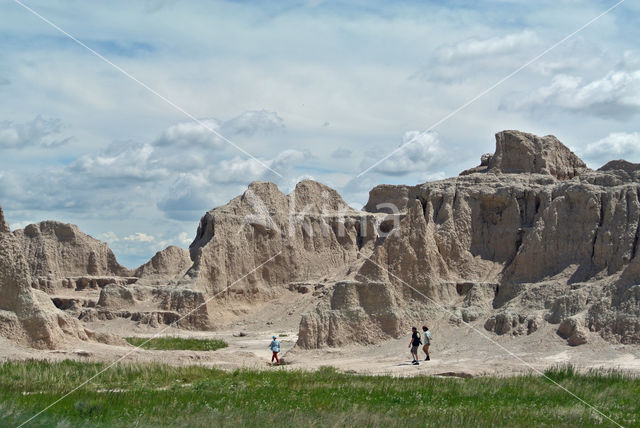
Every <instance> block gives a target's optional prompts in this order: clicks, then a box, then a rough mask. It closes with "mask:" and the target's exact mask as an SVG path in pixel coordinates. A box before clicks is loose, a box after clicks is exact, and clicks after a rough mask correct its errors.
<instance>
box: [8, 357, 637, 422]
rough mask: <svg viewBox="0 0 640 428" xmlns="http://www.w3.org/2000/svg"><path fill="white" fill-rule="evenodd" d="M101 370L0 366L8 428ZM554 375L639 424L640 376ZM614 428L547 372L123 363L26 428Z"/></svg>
mask: <svg viewBox="0 0 640 428" xmlns="http://www.w3.org/2000/svg"><path fill="white" fill-rule="evenodd" d="M104 367H105V366H104V365H102V364H89V363H80V362H73V361H64V362H60V363H47V362H40V361H25V362H7V363H4V364H2V365H0V426H16V425H19V424H20V423H22V422H23V421H25V420H26V419H28V418H29V417H31V416H33V415H35V414H36V413H37V412H39V411H40V410H42V409H43V408H45V407H46V406H48V405H49V404H51V403H52V402H54V401H55V400H57V399H59V398H60V397H62V396H63V395H64V394H66V393H67V392H69V391H71V390H72V389H73V388H75V387H76V386H78V385H80V384H81V383H82V382H84V381H85V380H86V379H89V378H90V377H91V376H93V375H94V374H96V373H98V372H99V371H100V370H102V369H103V368H104ZM547 375H549V376H550V377H552V378H553V379H554V380H555V381H557V382H559V383H561V384H562V385H563V386H564V387H566V388H567V389H569V390H571V391H573V392H575V393H576V394H578V395H579V396H580V397H581V398H583V399H584V400H586V401H587V402H590V403H592V404H594V405H595V406H596V407H598V408H599V409H600V410H601V411H603V412H604V413H605V414H607V415H609V416H610V417H612V418H613V419H614V420H615V421H617V422H618V423H620V424H621V425H624V426H638V425H640V403H639V400H638V397H640V381H639V380H637V379H634V378H630V377H628V376H625V375H622V374H620V373H617V372H613V371H611V372H607V373H589V374H577V373H575V371H574V370H572V369H570V368H569V369H567V368H561V369H556V370H551V371H548V373H547ZM238 425H249V426H336V425H337V426H345V425H346V426H381V425H395V426H398V425H399V426H412V427H413V426H425V425H427V426H429V425H430V426H474V427H485V426H486V427H490V426H510V427H516V426H531V427H538V426H554V427H555V426H566V427H569V426H613V424H612V423H610V422H609V421H607V420H606V419H604V418H602V417H601V416H599V415H597V414H596V413H594V412H592V411H590V410H589V409H587V408H585V407H584V406H583V405H582V404H580V402H579V401H577V400H576V399H575V398H573V397H571V396H570V395H569V394H567V393H566V392H564V391H562V390H561V389H559V388H558V387H557V386H555V385H553V384H552V383H551V382H549V381H548V380H547V379H545V378H543V377H540V376H533V375H527V376H517V377H505V378H497V377H491V378H473V379H452V378H435V377H416V378H395V377H385V376H363V375H353V374H346V373H341V372H338V371H336V370H334V369H332V368H323V369H320V370H318V371H316V372H304V371H287V370H282V369H273V370H265V371H249V370H236V371H233V372H226V371H222V370H216V369H209V368H205V367H202V366H187V367H170V366H164V365H155V364H151V365H142V364H118V365H116V366H114V367H112V368H111V369H109V370H107V371H105V372H104V373H103V374H101V375H100V376H99V377H97V378H95V379H94V380H92V381H91V382H88V383H87V384H86V385H83V386H82V387H80V388H79V389H78V390H77V391H75V392H74V393H72V394H71V395H69V396H68V397H66V398H64V399H63V400H61V401H60V402H59V403H57V404H56V405H54V406H53V407H51V408H50V409H48V410H46V411H45V412H44V413H43V414H41V415H40V416H38V417H37V418H36V419H34V420H33V421H32V422H31V423H30V424H29V426H61V427H75V426H83V427H84V426H86V427H93V426H99V427H100V426H103V427H107V426H122V427H124V426H127V427H129V426H195V427H199V426H202V427H204V426H238Z"/></svg>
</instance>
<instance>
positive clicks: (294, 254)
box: [182, 180, 386, 299]
mask: <svg viewBox="0 0 640 428" xmlns="http://www.w3.org/2000/svg"><path fill="white" fill-rule="evenodd" d="M384 217H386V216H385V215H382V216H380V215H376V214H370V213H363V212H358V211H355V210H353V209H351V208H350V207H348V206H347V204H346V203H345V202H344V201H343V200H342V198H341V197H340V195H338V193H337V192H336V191H335V190H333V189H330V188H329V187H327V186H324V185H322V184H320V183H317V182H315V181H309V180H307V181H302V182H300V183H298V185H297V186H296V188H295V190H293V191H292V192H291V193H290V194H289V195H285V194H283V193H282V192H280V190H279V189H278V188H277V186H276V185H275V184H273V183H265V182H254V183H251V184H250V185H249V188H248V189H247V191H246V192H245V193H244V194H242V195H241V196H239V197H237V198H235V199H233V200H232V201H231V202H229V203H228V204H227V205H225V206H222V207H219V208H216V209H214V210H211V211H209V212H208V213H207V214H206V215H205V216H204V217H203V218H202V219H201V220H200V225H199V227H198V232H197V235H196V238H195V240H194V241H193V243H192V244H191V246H190V247H189V248H190V251H191V259H192V260H193V261H194V264H193V267H191V269H189V271H188V272H187V274H186V277H185V279H184V280H183V281H182V284H192V285H193V286H194V287H195V288H197V289H200V290H204V291H206V292H207V293H208V294H209V295H217V294H220V293H222V295H224V296H226V297H229V296H231V297H233V296H241V297H242V299H247V298H249V299H251V298H257V299H266V298H269V297H270V296H273V293H274V292H277V290H278V289H279V288H282V285H286V284H288V283H291V282H295V281H309V280H321V279H323V278H325V277H327V276H333V275H336V274H345V273H346V271H347V270H348V268H349V267H350V266H351V265H352V264H354V263H356V262H357V261H358V259H359V257H360V254H361V252H362V251H367V249H368V250H369V251H370V249H371V248H372V247H373V245H374V242H375V239H376V236H375V235H374V233H373V232H371V231H370V232H369V233H362V232H363V230H365V229H367V228H368V229H371V230H373V229H375V227H376V226H378V225H379V224H378V222H382V221H383V218H384ZM263 263H266V264H265V265H264V267H261V268H260V269H259V270H257V271H255V272H252V271H253V270H254V269H255V268H256V267H258V266H260V265H262V264H263Z"/></svg>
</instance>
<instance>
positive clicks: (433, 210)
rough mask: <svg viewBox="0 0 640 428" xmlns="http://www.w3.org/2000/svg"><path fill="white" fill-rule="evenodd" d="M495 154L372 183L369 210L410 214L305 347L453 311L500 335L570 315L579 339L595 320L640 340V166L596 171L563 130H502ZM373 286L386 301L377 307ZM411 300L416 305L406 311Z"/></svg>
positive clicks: (305, 327) (312, 324)
mask: <svg viewBox="0 0 640 428" xmlns="http://www.w3.org/2000/svg"><path fill="white" fill-rule="evenodd" d="M483 158H484V159H483V162H482V163H483V164H486V165H485V166H481V167H478V168H476V169H475V170H469V171H467V172H465V173H464V174H463V175H462V176H460V177H457V178H451V179H447V180H442V181H437V182H432V183H425V184H423V185H419V186H388V185H384V186H378V187H377V188H374V189H373V190H372V191H371V192H370V198H369V201H368V203H367V205H366V206H365V209H367V210H372V211H374V210H376V208H375V207H384V208H382V209H379V211H383V212H384V211H387V212H388V211H389V209H388V208H387V207H388V205H385V204H393V205H395V206H397V208H398V209H399V210H400V211H402V212H403V213H404V214H406V215H404V217H403V219H402V221H401V223H400V226H399V227H398V228H396V229H395V230H394V231H393V232H392V233H391V234H390V235H389V236H388V237H387V238H386V240H384V242H382V243H380V245H376V246H375V248H374V250H373V252H372V255H371V256H370V258H368V259H367V260H366V261H365V262H364V263H363V264H362V265H361V267H360V268H359V270H358V272H357V274H356V276H355V279H356V280H357V281H358V284H357V285H356V286H355V289H357V293H356V295H357V299H356V298H353V297H351V298H349V299H347V302H348V303H347V304H346V305H342V307H341V306H340V305H336V304H335V302H336V301H339V300H340V299H337V298H336V295H337V293H343V294H344V291H342V289H343V288H344V286H343V287H336V288H335V290H334V295H333V296H331V297H330V298H329V300H330V304H329V303H326V304H323V305H319V306H318V309H317V310H316V311H315V312H314V313H311V314H308V315H307V316H305V317H303V320H302V322H301V328H300V339H299V345H300V346H304V347H318V346H323V345H334V344H340V343H344V342H346V341H347V340H346V339H347V337H348V335H349V331H359V330H361V329H364V328H367V329H369V330H371V329H372V328H373V329H375V330H376V331H377V332H378V334H373V335H372V336H370V337H379V336H381V335H383V334H381V333H386V334H388V336H391V337H393V336H397V333H395V332H394V328H396V329H397V328H398V327H397V326H399V325H400V326H402V325H403V324H404V326H405V327H406V326H408V325H409V323H410V322H411V321H413V320H414V319H416V318H417V319H425V320H428V319H434V317H443V316H445V317H448V316H450V318H451V321H452V322H455V323H458V322H461V321H466V322H473V321H476V320H477V321H480V322H482V323H483V325H484V327H485V328H486V329H487V330H490V331H493V332H495V333H497V334H531V333H533V332H535V331H536V330H537V329H538V328H539V325H540V323H542V322H550V323H552V324H559V325H561V326H562V327H561V328H560V329H559V334H560V335H561V336H562V337H565V338H567V339H568V341H569V344H572V345H578V344H581V343H584V341H586V340H587V337H588V334H589V333H588V332H589V331H591V332H597V333H599V334H600V335H601V336H602V337H604V338H605V339H607V340H613V341H621V342H625V343H627V342H629V343H631V342H633V343H640V318H639V315H640V306H639V300H638V297H639V296H640V292H639V291H638V290H640V287H638V286H635V284H640V269H638V267H637V266H638V260H639V258H640V256H639V255H638V239H639V237H640V229H639V224H640V180H638V179H637V176H631V175H630V174H629V173H628V171H619V169H620V168H619V167H616V168H612V169H615V171H613V170H610V171H609V170H605V171H598V172H594V171H590V170H588V169H587V168H586V166H585V164H584V163H583V162H582V161H581V160H580V159H579V158H577V157H576V156H575V155H574V154H573V153H571V151H570V150H569V149H567V148H566V147H564V146H563V145H562V144H561V143H560V142H559V141H558V140H557V139H556V138H555V137H552V136H547V137H543V138H540V137H536V136H533V135H531V134H525V133H521V132H517V131H504V132H501V133H498V134H497V135H496V153H495V154H494V155H492V156H491V157H490V158H488V157H487V156H483ZM627 169H628V168H627ZM634 177H635V178H634ZM380 284H384V286H382V289H384V293H382V292H381V291H380V290H381V285H380ZM465 284H467V285H465ZM490 284H492V285H490ZM353 287H354V286H352V288H353ZM373 296H375V298H376V299H383V300H384V302H383V303H381V304H380V305H378V306H376V307H367V304H365V303H363V302H368V301H371V299H372V298H373ZM385 296H386V297H385ZM407 305H409V306H411V307H412V309H413V312H414V313H413V315H409V316H406V315H402V314H401V312H402V308H404V307H406V306H407ZM398 313H400V315H398ZM571 317H573V318H572V319H573V321H566V320H567V319H569V318H571ZM483 320H484V321H483ZM571 322H573V324H571V325H572V326H573V327H571V328H569V327H568V324H567V323H571ZM345 323H346V324H348V325H345ZM338 325H339V328H338V327H337V326H338ZM390 326H396V327H390ZM345 332H346V333H345ZM350 340H355V341H358V338H357V337H351V338H350Z"/></svg>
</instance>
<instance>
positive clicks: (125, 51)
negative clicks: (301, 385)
mask: <svg viewBox="0 0 640 428" xmlns="http://www.w3.org/2000/svg"><path fill="white" fill-rule="evenodd" d="M22 2H23V3H24V4H25V5H27V6H28V7H30V8H32V9H33V10H34V11H35V12H37V13H38V14H40V15H41V16H42V17H43V18H45V19H46V20H49V21H50V22H51V23H54V24H55V25H57V26H58V27H60V28H61V29H62V30H64V31H65V32H66V33H68V34H69V35H71V36H73V37H74V38H76V39H77V40H78V41H80V42H81V43H83V44H85V45H86V46H87V47H88V48H90V49H92V50H93V51H94V52H95V53H97V54H99V55H101V56H102V57H103V58H104V59H101V58H99V57H98V56H97V55H95V54H94V53H92V52H90V51H89V50H88V49H87V48H85V47H82V46H80V45H79V44H78V43H76V42H75V41H73V40H72V39H71V38H70V37H69V36H67V35H65V34H63V33H62V32H60V31H59V30H57V29H55V28H54V27H52V26H51V25H49V24H48V23H46V22H44V21H43V20H42V19H40V18H38V17H37V16H35V15H34V14H33V13H31V12H30V11H28V10H26V9H25V8H23V7H22V6H21V5H20V4H18V3H17V2H15V1H13V0H2V1H0V17H1V19H0V47H1V51H0V100H2V101H1V102H0V205H1V206H2V207H3V208H4V211H5V215H6V217H7V220H8V221H9V223H10V225H11V227H12V229H17V228H22V227H24V226H25V225H27V224H29V223H34V222H38V221H42V220H59V221H63V222H66V223H74V224H77V225H78V226H79V227H80V228H81V229H82V230H83V231H84V232H86V233H88V234H90V235H92V236H93V237H95V238H98V239H101V240H104V241H106V242H108V243H109V246H110V247H111V248H112V249H113V251H114V253H115V254H116V256H117V258H118V260H119V261H120V262H121V263H122V264H124V265H125V266H127V267H130V268H134V267H136V266H138V265H140V264H142V263H144V262H145V261H147V260H148V259H149V258H150V257H151V256H153V254H155V252H157V251H159V250H162V249H163V248H165V247H166V246H168V245H178V246H182V247H185V248H186V247H188V245H189V243H190V242H191V241H192V240H193V238H194V237H195V233H196V228H197V225H198V221H199V219H200V217H201V216H202V215H204V213H205V212H206V211H208V210H210V209H212V208H214V207H216V206H219V205H223V204H225V203H227V202H228V201H229V200H230V199H232V198H233V197H235V196H237V195H239V194H241V193H242V192H243V191H244V190H245V189H246V187H247V185H248V184H249V183H250V182H252V181H255V180H269V181H274V182H275V183H277V184H278V186H279V188H280V189H281V190H282V191H283V192H285V193H288V192H290V191H291V190H292V189H293V188H294V187H295V184H296V183H297V182H298V181H300V180H302V179H307V178H309V179H315V180H318V181H320V182H322V183H325V184H327V185H329V186H331V187H333V188H335V189H337V190H338V191H339V192H340V194H341V195H342V196H343V197H344V199H345V201H346V202H348V203H349V204H350V205H352V206H353V207H354V208H360V207H361V206H362V205H364V204H365V203H366V201H367V197H368V192H369V190H370V189H371V188H372V187H374V186H375V185H377V184H382V183H389V184H409V185H414V184H418V183H424V182H426V181H432V180H437V179H442V178H446V177H450V176H455V175H457V174H458V173H459V172H460V171H462V170H464V169H467V168H470V167H473V166H476V165H477V164H478V163H479V159H480V156H481V155H482V154H483V153H487V152H493V151H494V148H495V139H494V134H495V133H496V132H498V131H501V130H504V129H519V130H522V131H526V132H532V133H534V134H538V135H548V134H553V135H555V136H557V137H558V138H559V139H560V140H561V141H562V142H564V143H565V144H566V145H567V146H569V147H570V148H571V149H572V150H574V152H575V153H576V154H578V155H579V156H580V157H581V158H583V159H584V160H585V161H586V162H587V164H588V165H589V166H590V167H592V168H598V167H599V166H601V165H603V164H604V163H606V162H607V161H609V160H612V159H620V158H624V159H627V160H629V161H632V162H640V121H639V120H638V119H639V116H640V45H638V43H637V41H638V40H640V26H638V25H637V23H638V22H640V2H637V1H633V0H627V1H625V2H623V3H622V4H620V5H619V6H618V7H617V8H615V9H614V10H612V11H611V12H610V13H607V14H606V15H604V16H602V17H601V18H599V19H598V20H596V21H595V22H593V23H592V24H590V25H589V26H587V27H586V28H584V29H583V30H581V31H580V32H578V33H577V34H575V35H573V36H572V37H570V38H568V39H567V40H566V41H564V42H563V43H561V44H559V45H558V46H556V47H555V48H553V49H552V50H550V51H548V52H547V53H545V54H544V55H542V56H541V57H540V58H538V59H537V60H535V61H533V62H531V64H529V65H527V66H526V67H524V68H522V69H521V70H520V71H518V72H517V73H515V74H513V75H512V76H511V77H509V78H508V79H506V80H504V81H503V82H502V83H500V84H499V85H498V86H496V87H495V88H493V89H491V90H490V91H488V92H487V91H486V90H487V89H488V88H491V87H492V86H494V85H495V84H496V83H497V82H500V81H502V80H503V79H504V78H505V77H507V76H510V75H511V74H512V73H513V72H514V71H516V70H518V69H520V68H521V67H522V66H523V65H525V64H527V63H528V62H530V61H531V60H532V59H534V58H536V57H537V56H539V55H540V54H541V53H543V52H545V51H546V50H547V49H548V48H550V47H551V46H554V44H556V43H557V42H558V41H560V40H562V39H563V38H565V37H567V36H568V35H570V34H572V33H573V32H575V31H576V30H577V29H579V28H580V27H582V26H583V25H584V24H586V23H587V22H589V21H590V20H592V19H593V18H595V17H597V16H598V15H600V14H601V13H602V12H604V11H605V10H607V9H608V8H609V7H611V6H613V5H614V4H615V3H617V0H616V1H597V0H595V1H582V0H553V1H547V0H540V1H536V2H530V1H512V0H492V1H467V0H458V1H394V2H388V1H377V0H367V1H357V0H356V1H348V2H342V1H321V0H307V1H293V0H291V1H289V0H282V1H278V2H272V1H266V0H264V1H249V0H237V1H190V2H178V1H171V0H144V1H137V2H131V1H118V0H115V1H110V2H98V1H95V2H94V1H80V0H67V1H57V0H46V1H44V0H42V1H41V0H38V1H35V0H22ZM105 60H106V61H108V62H109V63H108V62H106V61H105ZM123 71H124V72H123ZM125 73H126V74H125ZM485 92H486V93H485ZM483 93H484V95H483V96H481V97H479V98H477V99H475V98H476V97H477V96H478V95H480V94H483ZM470 100H474V101H473V102H472V103H470V104H468V105H467V106H466V107H465V108H463V109H459V107H461V106H463V105H465V103H467V102H468V101H470ZM454 112H455V114H452V113H454ZM194 118H195V119H196V120H194ZM443 118H445V119H446V120H442V119H443ZM434 124H437V126H435V127H434V126H433V125H434ZM212 131H214V132H212ZM408 142H409V144H406V143H408ZM403 144H405V145H404V146H403ZM400 146H402V149H401V150H398V151H397V152H396V153H395V154H393V155H392V156H391V157H389V158H388V159H386V160H385V161H384V162H381V163H380V164H377V165H376V166H375V167H374V168H372V169H369V168H370V167H371V166H372V165H374V164H376V162H377V161H378V160H380V159H381V158H383V157H385V156H386V155H387V154H389V153H390V152H392V151H393V150H395V149H397V148H398V147H400ZM363 171H366V172H365V173H364V174H361V173H362V172H363Z"/></svg>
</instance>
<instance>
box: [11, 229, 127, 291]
mask: <svg viewBox="0 0 640 428" xmlns="http://www.w3.org/2000/svg"><path fill="white" fill-rule="evenodd" d="M14 235H15V237H16V240H17V242H19V243H20V245H21V246H22V248H23V252H24V254H25V256H26V258H27V261H28V263H29V269H30V272H31V275H32V276H33V277H46V278H49V279H57V278H65V277H75V276H87V275H90V276H130V275H131V274H130V272H129V270H128V269H126V268H124V267H123V266H121V265H120V264H119V263H118V261H117V260H116V257H115V255H114V254H113V252H112V251H111V250H110V249H109V246H108V245H107V244H106V243H105V242H101V241H98V240H97V239H94V238H92V237H91V236H89V235H87V234H85V233H83V232H82V231H81V230H80V229H78V226H76V225H73V224H65V223H60V222H57V221H43V222H41V223H37V224H30V225H28V226H27V227H25V228H24V229H20V230H16V231H15V232H14Z"/></svg>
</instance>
